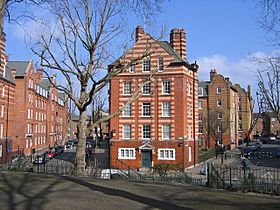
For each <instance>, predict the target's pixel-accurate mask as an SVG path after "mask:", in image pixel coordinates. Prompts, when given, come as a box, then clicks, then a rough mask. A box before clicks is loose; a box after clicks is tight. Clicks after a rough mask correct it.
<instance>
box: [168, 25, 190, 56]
mask: <svg viewBox="0 0 280 210" xmlns="http://www.w3.org/2000/svg"><path fill="white" fill-rule="evenodd" d="M170 45H171V47H172V48H173V49H174V50H176V51H177V53H178V54H179V55H180V56H181V57H182V58H183V59H185V60H186V59H187V52H186V32H185V30H184V29H183V28H182V29H180V30H179V29H178V28H175V29H172V30H171V32H170Z"/></svg>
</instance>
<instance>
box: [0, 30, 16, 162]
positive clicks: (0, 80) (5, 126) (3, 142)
mask: <svg viewBox="0 0 280 210" xmlns="http://www.w3.org/2000/svg"><path fill="white" fill-rule="evenodd" d="M0 39H1V40H0V53H1V54H0V63H1V65H0V163H3V162H5V161H6V159H7V158H8V157H10V156H11V154H12V142H13V140H14V134H15V129H14V125H15V119H14V116H15V113H14V111H15V110H14V108H15V81H14V73H12V71H11V70H10V69H9V68H8V67H7V64H8V56H7V55H6V54H5V42H6V38H5V33H2V35H1V37H0Z"/></svg>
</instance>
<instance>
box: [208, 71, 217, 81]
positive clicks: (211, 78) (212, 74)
mask: <svg viewBox="0 0 280 210" xmlns="http://www.w3.org/2000/svg"><path fill="white" fill-rule="evenodd" d="M216 75H217V71H216V69H211V71H210V82H212V81H213V79H214V77H215V76H216Z"/></svg>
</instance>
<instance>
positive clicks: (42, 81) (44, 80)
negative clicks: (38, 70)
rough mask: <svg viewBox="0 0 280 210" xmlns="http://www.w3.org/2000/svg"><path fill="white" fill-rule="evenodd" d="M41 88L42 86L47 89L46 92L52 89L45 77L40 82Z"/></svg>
mask: <svg viewBox="0 0 280 210" xmlns="http://www.w3.org/2000/svg"><path fill="white" fill-rule="evenodd" d="M39 86H41V87H42V88H44V89H46V90H50V87H51V82H50V80H49V79H48V78H46V77H43V78H41V80H40V83H39Z"/></svg>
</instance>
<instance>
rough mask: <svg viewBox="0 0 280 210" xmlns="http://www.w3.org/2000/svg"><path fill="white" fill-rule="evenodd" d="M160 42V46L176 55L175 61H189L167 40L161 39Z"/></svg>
mask: <svg viewBox="0 0 280 210" xmlns="http://www.w3.org/2000/svg"><path fill="white" fill-rule="evenodd" d="M158 43H159V44H160V46H161V47H162V48H163V49H165V51H166V52H168V53H169V54H170V55H173V56H174V60H173V62H174V63H178V62H184V63H188V62H187V61H186V60H184V59H183V58H182V57H181V56H180V55H179V54H178V53H177V51H176V50H174V49H173V48H172V47H171V45H170V44H169V43H168V42H167V41H160V42H158Z"/></svg>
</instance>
